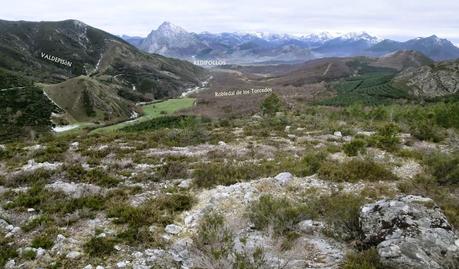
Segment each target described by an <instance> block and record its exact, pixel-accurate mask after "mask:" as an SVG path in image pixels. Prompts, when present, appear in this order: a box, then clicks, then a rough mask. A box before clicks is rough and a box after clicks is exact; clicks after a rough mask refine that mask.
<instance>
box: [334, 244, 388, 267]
mask: <svg viewBox="0 0 459 269" xmlns="http://www.w3.org/2000/svg"><path fill="white" fill-rule="evenodd" d="M341 268H342V269H389V268H388V267H386V266H384V265H383V264H382V263H381V261H380V260H379V255H378V252H377V251H376V249H374V248H371V249H368V250H364V251H360V252H351V253H348V254H347V255H346V258H345V260H344V262H343V265H342V267H341Z"/></svg>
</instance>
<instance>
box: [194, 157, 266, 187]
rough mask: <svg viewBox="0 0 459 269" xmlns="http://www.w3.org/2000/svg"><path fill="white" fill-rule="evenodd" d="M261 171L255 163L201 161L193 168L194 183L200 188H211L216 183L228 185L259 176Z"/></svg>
mask: <svg viewBox="0 0 459 269" xmlns="http://www.w3.org/2000/svg"><path fill="white" fill-rule="evenodd" d="M261 172H262V171H261V170H260V169H259V168H257V167H256V165H253V164H250V165H248V164H233V163H221V162H213V163H200V164H198V165H197V166H196V167H195V169H194V170H193V177H194V181H193V183H194V184H195V185H196V186H197V187H199V188H210V187H213V186H216V185H225V186H228V185H232V184H235V183H237V182H241V181H245V180H249V179H254V178H257V177H258V176H259V175H260V174H261Z"/></svg>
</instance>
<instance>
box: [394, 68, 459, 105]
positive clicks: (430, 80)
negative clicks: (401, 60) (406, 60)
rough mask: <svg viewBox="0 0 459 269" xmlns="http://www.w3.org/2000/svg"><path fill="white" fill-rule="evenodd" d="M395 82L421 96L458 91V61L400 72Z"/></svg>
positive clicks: (436, 95) (434, 95) (450, 93)
mask: <svg viewBox="0 0 459 269" xmlns="http://www.w3.org/2000/svg"><path fill="white" fill-rule="evenodd" d="M395 82H396V83H399V84H402V85H407V86H408V87H410V89H411V93H412V94H414V95H415V96H421V97H438V96H447V95H452V94H456V93H458V92H459V61H451V62H439V63H434V64H431V65H424V66H421V67H418V68H409V69H407V70H405V71H403V72H402V73H400V74H399V75H398V76H397V77H396V78H395Z"/></svg>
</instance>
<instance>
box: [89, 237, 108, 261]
mask: <svg viewBox="0 0 459 269" xmlns="http://www.w3.org/2000/svg"><path fill="white" fill-rule="evenodd" d="M115 244H116V241H115V240H114V239H113V238H109V237H92V238H91V239H90V240H89V241H88V242H86V243H85V244H84V246H83V248H84V251H85V252H86V253H87V254H88V255H89V256H91V257H103V256H108V255H110V254H111V253H112V252H113V251H114V250H115V248H114V247H115Z"/></svg>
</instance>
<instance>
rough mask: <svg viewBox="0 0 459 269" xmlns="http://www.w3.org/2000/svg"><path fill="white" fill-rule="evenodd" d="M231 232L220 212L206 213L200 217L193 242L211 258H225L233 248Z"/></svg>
mask: <svg viewBox="0 0 459 269" xmlns="http://www.w3.org/2000/svg"><path fill="white" fill-rule="evenodd" d="M233 240H234V238H233V234H232V232H231V231H230V230H229V229H228V228H227V227H226V225H225V219H224V217H223V216H222V215H221V214H218V213H214V212H210V213H206V214H205V215H204V216H203V218H202V219H201V221H200V223H199V226H198V231H197V233H196V236H195V238H194V242H195V244H196V246H197V247H198V249H200V250H201V251H203V252H204V253H206V254H207V255H208V256H210V258H212V259H213V260H220V259H225V258H227V257H228V255H229V254H230V253H231V252H232V249H233Z"/></svg>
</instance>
